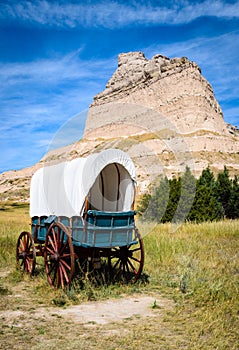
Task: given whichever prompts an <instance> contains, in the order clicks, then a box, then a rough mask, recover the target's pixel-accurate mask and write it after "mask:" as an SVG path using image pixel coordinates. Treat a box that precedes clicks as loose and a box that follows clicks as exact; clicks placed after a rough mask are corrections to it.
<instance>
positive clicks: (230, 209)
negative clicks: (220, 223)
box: [137, 166, 239, 223]
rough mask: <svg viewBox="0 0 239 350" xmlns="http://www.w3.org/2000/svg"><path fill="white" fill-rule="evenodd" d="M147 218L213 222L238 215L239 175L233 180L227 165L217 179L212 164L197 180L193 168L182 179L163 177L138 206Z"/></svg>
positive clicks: (238, 216) (161, 220) (141, 213)
mask: <svg viewBox="0 0 239 350" xmlns="http://www.w3.org/2000/svg"><path fill="white" fill-rule="evenodd" d="M137 212H138V214H139V215H140V216H141V217H142V219H143V220H146V221H156V222H163V223H165V222H182V221H194V222H203V221H213V220H220V219H223V218H228V219H237V218H239V177H238V176H236V175H235V177H234V179H230V176H229V171H228V169H227V168H226V166H225V167H224V170H223V171H222V172H220V173H219V174H218V176H217V178H215V176H214V174H213V172H212V171H211V169H210V167H207V168H206V169H205V170H203V171H202V174H201V176H200V177H199V178H198V179H196V178H195V177H194V176H193V174H192V172H191V170H190V168H189V167H186V170H185V172H184V174H183V175H182V176H180V177H179V178H177V179H176V178H173V179H168V178H167V177H164V178H162V179H161V181H160V183H159V184H158V185H156V186H155V187H154V189H153V190H152V191H151V194H144V195H143V196H142V197H141V200H140V202H139V205H138V207H137Z"/></svg>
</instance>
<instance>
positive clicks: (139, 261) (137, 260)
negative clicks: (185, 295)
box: [130, 256, 141, 264]
mask: <svg viewBox="0 0 239 350" xmlns="http://www.w3.org/2000/svg"><path fill="white" fill-rule="evenodd" d="M130 259H132V260H134V261H136V262H137V263H139V264H140V263H141V260H139V259H137V258H135V257H134V256H131V257H130Z"/></svg>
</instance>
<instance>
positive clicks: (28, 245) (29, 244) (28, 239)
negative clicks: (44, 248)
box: [26, 236, 31, 250]
mask: <svg viewBox="0 0 239 350" xmlns="http://www.w3.org/2000/svg"><path fill="white" fill-rule="evenodd" d="M30 247H31V242H30V238H29V236H27V244H26V250H29V249H30Z"/></svg>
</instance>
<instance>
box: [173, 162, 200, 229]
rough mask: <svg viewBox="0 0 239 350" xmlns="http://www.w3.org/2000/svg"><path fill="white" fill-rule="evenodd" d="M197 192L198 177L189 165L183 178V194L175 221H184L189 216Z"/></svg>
mask: <svg viewBox="0 0 239 350" xmlns="http://www.w3.org/2000/svg"><path fill="white" fill-rule="evenodd" d="M195 194H196V179H195V177H194V176H193V174H192V173H191V170H190V168H189V167H188V166H187V167H186V170H185V172H184V174H183V175H182V180H181V195H180V200H179V202H178V207H177V210H176V212H175V215H174V218H173V221H174V222H183V221H185V220H186V219H187V218H188V214H189V212H190V209H191V207H192V205H193V201H194V197H195Z"/></svg>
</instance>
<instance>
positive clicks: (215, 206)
mask: <svg viewBox="0 0 239 350" xmlns="http://www.w3.org/2000/svg"><path fill="white" fill-rule="evenodd" d="M222 216H223V209H222V205H221V203H220V202H219V201H218V198H217V192H216V182H215V178H214V175H213V173H212V171H211V170H210V168H209V167H207V168H206V169H204V170H203V171H202V174H201V176H200V177H199V179H198V180H197V184H196V194H195V198H194V202H193V205H192V208H191V210H190V213H189V215H188V219H189V220H191V221H196V222H202V221H213V220H219V219H220V218H222Z"/></svg>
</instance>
